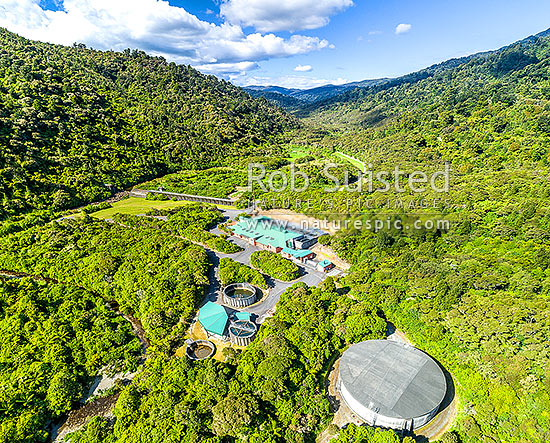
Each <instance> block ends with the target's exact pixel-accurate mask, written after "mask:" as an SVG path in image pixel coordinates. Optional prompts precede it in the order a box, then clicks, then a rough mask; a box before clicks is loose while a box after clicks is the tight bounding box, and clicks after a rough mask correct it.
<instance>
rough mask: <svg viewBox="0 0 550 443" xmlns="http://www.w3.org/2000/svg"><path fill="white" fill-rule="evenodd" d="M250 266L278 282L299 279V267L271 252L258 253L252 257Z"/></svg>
mask: <svg viewBox="0 0 550 443" xmlns="http://www.w3.org/2000/svg"><path fill="white" fill-rule="evenodd" d="M250 264H251V265H252V266H254V267H255V268H257V269H259V270H260V271H262V272H263V273H265V274H267V275H269V276H271V277H273V278H276V279H277V280H283V281H291V280H295V279H296V278H298V276H299V275H300V269H299V268H298V266H297V265H296V264H295V263H293V262H291V261H290V260H287V259H286V258H283V257H281V256H280V255H279V254H276V253H275V252H271V251H256V252H254V253H253V254H252V256H251V257H250Z"/></svg>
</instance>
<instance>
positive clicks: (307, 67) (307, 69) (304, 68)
mask: <svg viewBox="0 0 550 443" xmlns="http://www.w3.org/2000/svg"><path fill="white" fill-rule="evenodd" d="M294 70H295V71H296V72H310V71H313V68H312V67H311V66H310V65H298V66H296V67H295V68H294Z"/></svg>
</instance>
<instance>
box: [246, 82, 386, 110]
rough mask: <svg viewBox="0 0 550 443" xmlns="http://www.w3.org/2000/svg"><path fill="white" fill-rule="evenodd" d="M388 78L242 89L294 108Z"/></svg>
mask: <svg viewBox="0 0 550 443" xmlns="http://www.w3.org/2000/svg"><path fill="white" fill-rule="evenodd" d="M390 80H391V79H389V78H378V79H373V80H363V81H360V82H351V83H345V84H343V85H324V86H318V87H316V88H310V89H296V88H283V87H281V86H248V87H246V88H244V89H245V90H246V91H247V92H248V93H249V94H250V95H251V96H253V97H265V98H267V99H268V100H269V101H271V102H273V103H276V104H278V105H279V106H281V107H283V108H285V109H287V110H296V109H298V108H300V107H302V106H304V105H309V104H311V103H316V102H320V101H324V100H327V99H329V98H332V97H335V96H337V95H339V94H342V93H344V92H346V91H349V90H352V89H355V88H370V87H373V86H379V85H382V84H384V83H387V82H388V81H390Z"/></svg>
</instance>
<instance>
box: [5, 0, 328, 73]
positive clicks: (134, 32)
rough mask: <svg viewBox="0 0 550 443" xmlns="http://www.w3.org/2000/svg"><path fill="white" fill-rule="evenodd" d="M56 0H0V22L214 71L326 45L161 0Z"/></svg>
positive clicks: (38, 35) (46, 37) (51, 38)
mask: <svg viewBox="0 0 550 443" xmlns="http://www.w3.org/2000/svg"><path fill="white" fill-rule="evenodd" d="M60 4H61V6H62V9H61V10H59V11H50V10H45V9H43V8H42V7H41V2H40V0H2V1H1V3H0V26H3V27H5V28H7V29H9V30H10V31H13V32H16V33H18V34H21V35H23V36H25V37H28V38H31V39H36V40H41V41H48V42H52V43H60V44H65V45H67V44H72V43H74V42H79V43H80V42H81V43H85V44H87V45H89V46H92V47H94V48H96V49H114V50H122V49H125V48H128V47H129V48H139V49H142V50H145V51H147V52H149V53H151V54H153V55H161V56H164V57H166V58H167V59H169V60H171V61H175V62H177V63H188V64H192V65H194V66H199V67H201V68H202V69H204V70H205V71H208V72H213V73H218V72H219V73H224V72H241V71H246V70H250V69H254V68H255V67H257V62H258V61H262V60H266V59H269V58H273V57H288V56H292V55H298V54H305V53H308V52H311V51H316V50H320V49H323V48H327V47H330V46H331V45H330V44H329V43H328V42H327V41H326V40H323V39H319V38H317V37H308V36H303V35H293V36H291V37H290V38H282V37H279V36H276V35H274V34H261V33H257V32H256V33H252V34H245V32H244V31H243V29H242V28H241V26H240V25H238V24H234V23H228V22H224V23H222V24H220V25H216V24H214V23H209V22H206V21H203V20H200V19H199V18H198V17H196V16H194V15H193V14H190V13H189V12H187V11H186V10H185V9H184V8H181V7H176V6H172V5H170V4H169V3H168V2H167V1H163V0H62V1H60ZM216 67H218V68H219V69H218V70H216Z"/></svg>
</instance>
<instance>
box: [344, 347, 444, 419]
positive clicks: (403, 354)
mask: <svg viewBox="0 0 550 443" xmlns="http://www.w3.org/2000/svg"><path fill="white" fill-rule="evenodd" d="M340 379H341V381H342V383H343V384H344V386H345V387H346V389H347V390H348V392H349V393H350V394H351V395H352V396H353V398H354V399H355V400H357V401H358V402H360V403H361V404H362V405H363V406H364V407H366V408H368V409H370V410H371V411H374V412H376V413H378V414H381V415H384V416H387V417H395V418H403V419H409V418H414V417H420V416H423V415H425V414H427V413H429V412H430V411H432V410H433V409H434V408H436V407H438V406H439V405H440V404H441V402H442V401H443V398H444V397H445V392H446V390H447V383H446V381H445V376H444V374H443V371H442V370H441V368H440V367H439V366H438V365H437V363H436V362H435V361H434V360H433V359H432V358H431V357H429V356H428V355H427V354H425V353H424V352H422V351H420V350H419V349H416V348H414V347H412V346H409V345H406V344H403V343H398V342H395V341H391V340H369V341H364V342H361V343H357V344H354V345H352V346H351V347H350V348H349V349H348V350H347V351H345V352H344V355H343V356H342V358H341V360H340Z"/></svg>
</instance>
